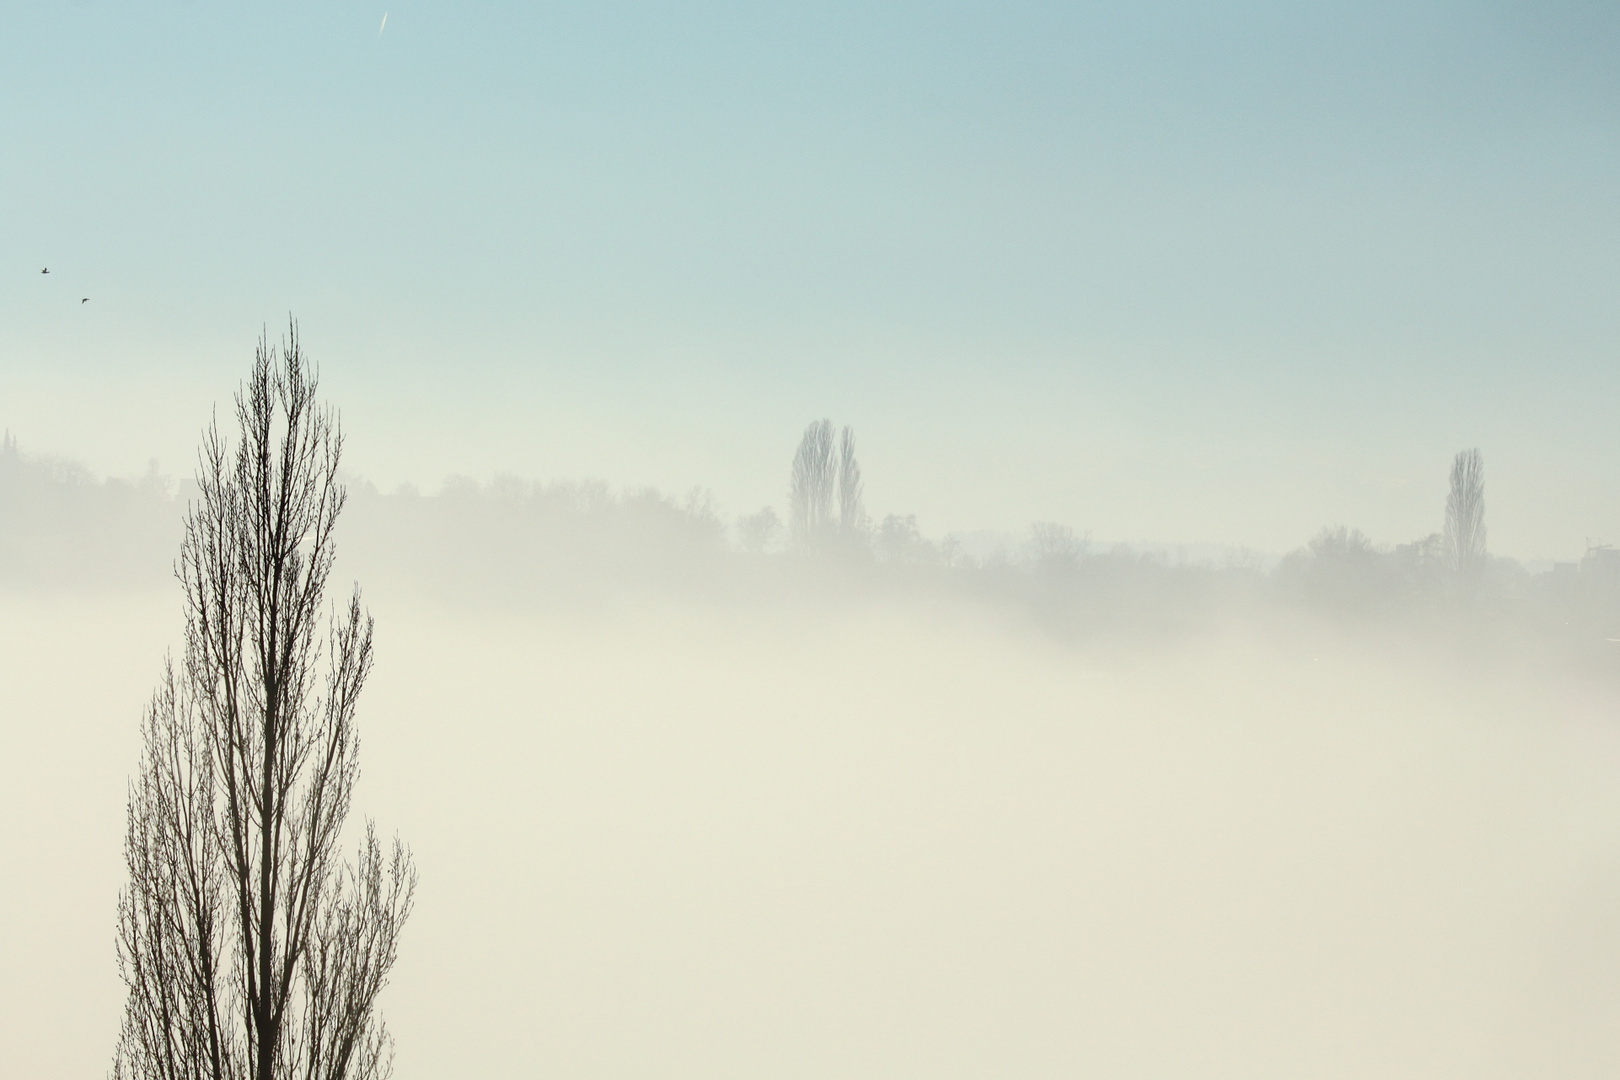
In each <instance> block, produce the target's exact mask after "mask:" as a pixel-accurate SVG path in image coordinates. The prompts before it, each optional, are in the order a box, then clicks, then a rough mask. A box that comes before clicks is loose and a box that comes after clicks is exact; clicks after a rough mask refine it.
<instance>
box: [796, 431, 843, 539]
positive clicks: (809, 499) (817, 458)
mask: <svg viewBox="0 0 1620 1080" xmlns="http://www.w3.org/2000/svg"><path fill="white" fill-rule="evenodd" d="M837 475H838V471H837V462H836V452H835V450H834V448H833V426H832V421H831V420H816V421H814V422H812V423H811V424H810V426H809V427H807V428H805V429H804V435H803V437H802V438H800V439H799V449H798V450H797V451H796V452H795V453H794V455H793V471H792V474H791V476H790V479H789V483H788V507H789V513H790V514H791V519H790V523H789V528H790V529H791V530H792V533H791V535H792V539H793V542H794V544H796V545H797V546H799V547H801V548H806V549H820V548H822V547H824V546H825V545H826V543H827V541H828V539H829V534H830V533H831V531H832V529H833V489H834V485H835V483H836V480H837Z"/></svg>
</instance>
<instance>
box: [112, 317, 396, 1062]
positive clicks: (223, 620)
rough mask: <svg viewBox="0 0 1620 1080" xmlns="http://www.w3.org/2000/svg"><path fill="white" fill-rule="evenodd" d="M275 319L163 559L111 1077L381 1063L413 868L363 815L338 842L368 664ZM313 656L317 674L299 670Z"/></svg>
mask: <svg viewBox="0 0 1620 1080" xmlns="http://www.w3.org/2000/svg"><path fill="white" fill-rule="evenodd" d="M315 389H316V379H315V376H314V373H313V371H312V370H311V368H310V367H309V365H308V364H307V363H306V362H305V360H304V357H303V355H302V353H301V352H300V350H299V345H298V332H297V326H296V324H294V325H292V326H291V327H290V330H289V335H288V338H287V339H286V341H285V342H284V343H283V345H282V348H281V350H280V355H279V357H278V356H277V355H276V353H275V350H273V349H272V348H271V347H270V346H269V344H268V343H267V342H266V341H265V340H263V339H261V340H260V344H259V348H258V351H257V354H256V355H255V357H254V363H253V372H252V374H251V376H250V377H249V379H248V381H247V383H246V384H244V386H243V388H242V390H241V391H240V392H239V393H238V394H237V397H236V417H237V421H238V422H239V424H240V426H241V439H240V442H239V443H238V444H237V446H236V447H235V448H234V450H232V449H231V448H229V447H228V446H227V444H226V441H225V440H224V439H223V438H222V437H221V435H220V433H219V429H218V426H217V425H211V426H210V428H209V429H208V431H207V432H206V433H205V435H204V438H203V446H202V450H201V453H200V455H199V456H200V467H199V478H198V485H199V495H198V498H197V501H196V502H194V503H193V504H192V506H191V508H190V510H189V513H188V515H187V520H186V530H185V539H184V542H183V544H182V547H181V555H180V562H179V566H178V569H177V576H178V577H179V579H180V582H181V585H182V587H183V590H184V593H185V608H186V631H185V657H184V662H183V664H182V665H181V667H180V670H179V672H178V674H177V673H176V672H175V670H174V668H173V666H172V665H171V666H170V668H169V670H168V671H167V673H166V675H165V677H164V680H163V682H162V683H161V684H160V687H159V689H158V692H157V694H156V695H155V696H154V697H153V699H152V703H151V705H150V706H149V707H148V709H147V711H146V714H145V717H144V720H143V724H142V731H143V734H144V737H145V746H144V750H143V753H142V757H141V764H140V772H139V774H138V775H137V778H136V780H135V781H134V782H133V783H132V784H131V790H130V800H129V814H128V835H127V838H126V841H125V857H126V862H127V863H128V869H129V884H128V886H127V887H126V888H125V890H124V892H123V893H122V895H121V896H120V898H119V904H118V939H117V946H118V966H119V972H120V974H121V976H122V977H123V981H124V984H125V986H126V988H127V990H128V997H127V999H126V1004H125V1009H124V1021H123V1027H122V1030H121V1032H120V1035H119V1040H118V1046H117V1049H116V1051H115V1053H114V1058H113V1070H112V1074H113V1076H114V1077H115V1078H120V1080H122V1078H129V1080H135V1078H142V1080H147V1078H151V1080H158V1078H161V1080H181V1078H185V1080H200V1078H209V1080H226V1078H231V1080H248V1078H252V1080H292V1078H295V1077H296V1078H300V1080H380V1078H382V1077H386V1076H387V1075H388V1074H389V1072H390V1071H391V1069H390V1063H391V1049H392V1043H391V1040H390V1039H389V1037H388V1034H387V1031H386V1028H385V1026H384V1025H383V1023H382V1021H381V1020H380V1018H378V1017H377V1016H376V1014H375V1011H374V1005H375V1002H376V998H377V995H378V993H379V992H380V991H381V990H382V988H383V985H384V984H385V982H386V980H387V976H388V972H389V969H390V968H391V967H392V966H393V963H394V958H395V956H396V950H397V945H398V940H399V932H400V928H401V926H402V925H403V923H404V921H405V919H406V917H407V916H408V915H409V913H410V909H411V901H412V895H413V892H414V889H415V885H416V873H415V869H414V867H413V866H412V863H411V859H410V856H409V853H408V852H407V851H406V849H405V848H404V846H403V845H401V844H400V842H399V841H398V840H395V841H394V843H393V845H392V851H391V852H390V853H389V854H387V855H385V854H384V851H383V846H382V844H381V843H379V841H378V839H377V836H376V832H375V830H374V828H373V827H372V825H371V823H370V822H369V821H368V822H367V823H366V826H365V832H364V835H363V837H362V838H361V840H360V846H359V852H358V855H357V858H356V859H355V861H354V862H352V863H344V862H343V860H342V857H341V855H340V854H339V851H338V847H339V843H340V839H341V833H342V829H343V825H344V821H345V819H346V818H347V816H348V811H349V805H350V798H351V795H352V792H353V788H354V783H355V779H356V777H357V774H358V758H357V753H358V750H359V740H358V736H357V733H356V729H355V723H354V718H355V707H356V704H357V702H358V698H359V694H360V691H361V688H362V687H363V685H364V684H365V680H366V676H367V674H368V673H369V672H370V670H371V662H372V652H371V626H372V623H371V619H370V617H369V616H367V615H365V614H364V613H363V612H362V610H361V607H360V594H359V590H358V589H356V590H355V591H354V592H353V594H352V595H351V597H350V599H349V602H348V604H347V605H346V610H344V611H343V612H341V613H339V612H336V611H329V610H327V609H326V607H325V601H324V598H325V592H326V584H327V578H328V576H329V575H330V573H331V569H332V561H333V556H334V546H333V528H334V526H335V525H336V523H337V518H338V514H339V513H340V512H341V510H342V509H343V504H344V490H343V487H342V485H341V484H340V483H338V481H337V471H338V461H339V458H340V456H341V451H342V446H343V438H342V434H341V432H340V431H339V429H338V426H337V423H336V420H335V418H334V416H333V414H332V412H331V411H330V410H329V409H327V408H325V407H322V406H320V405H318V404H317V402H316V398H315ZM323 660H324V667H325V671H324V674H323V673H322V672H321V671H320V670H318V669H319V668H320V667H322V666H323V665H322V661H323Z"/></svg>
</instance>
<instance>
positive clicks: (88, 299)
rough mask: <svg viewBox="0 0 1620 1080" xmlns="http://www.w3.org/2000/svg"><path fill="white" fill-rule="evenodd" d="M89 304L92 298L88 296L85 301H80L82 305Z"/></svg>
mask: <svg viewBox="0 0 1620 1080" xmlns="http://www.w3.org/2000/svg"><path fill="white" fill-rule="evenodd" d="M89 302H90V298H89V297H88V296H87V297H85V298H84V299H83V300H80V301H79V303H81V304H88V303H89Z"/></svg>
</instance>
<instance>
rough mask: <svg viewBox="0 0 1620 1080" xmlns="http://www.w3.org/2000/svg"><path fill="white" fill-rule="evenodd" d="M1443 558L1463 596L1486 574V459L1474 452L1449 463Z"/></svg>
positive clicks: (1462, 454) (1475, 450)
mask: <svg viewBox="0 0 1620 1080" xmlns="http://www.w3.org/2000/svg"><path fill="white" fill-rule="evenodd" d="M1445 547H1446V557H1447V560H1448V561H1449V563H1450V564H1451V569H1452V571H1453V572H1454V573H1455V574H1456V575H1457V580H1458V582H1459V583H1460V584H1461V586H1462V588H1463V590H1464V592H1465V593H1466V592H1471V591H1473V590H1474V589H1475V588H1477V587H1478V585H1479V582H1480V578H1481V577H1482V576H1483V574H1484V571H1485V563H1486V560H1487V559H1488V555H1487V554H1486V551H1485V459H1484V458H1483V457H1481V456H1480V452H1479V451H1478V450H1477V449H1474V450H1463V451H1460V452H1459V453H1458V454H1457V456H1456V458H1454V459H1453V460H1452V462H1451V491H1450V493H1449V494H1447V495H1446V531H1445Z"/></svg>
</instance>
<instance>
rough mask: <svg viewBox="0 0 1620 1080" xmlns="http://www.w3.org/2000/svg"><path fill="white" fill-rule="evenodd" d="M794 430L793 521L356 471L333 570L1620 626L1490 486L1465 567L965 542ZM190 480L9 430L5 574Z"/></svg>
mask: <svg viewBox="0 0 1620 1080" xmlns="http://www.w3.org/2000/svg"><path fill="white" fill-rule="evenodd" d="M805 446H808V448H809V449H808V451H806V449H805ZM805 446H801V450H800V454H799V456H798V457H797V458H796V460H795V462H794V463H793V470H792V472H791V476H790V488H789V508H788V520H787V521H786V522H784V521H783V520H782V519H781V518H780V517H778V515H777V514H776V511H775V510H774V509H772V508H763V509H761V510H759V511H757V512H754V513H751V514H747V515H743V516H740V517H738V518H736V519H735V520H732V521H730V522H728V521H727V520H726V519H725V518H724V517H723V516H722V515H721V513H720V511H719V510H718V509H717V507H716V505H715V501H714V499H713V497H712V496H711V495H710V494H709V493H708V492H706V491H703V490H694V491H692V492H690V493H688V494H687V495H686V496H684V497H680V498H676V497H672V496H669V495H666V494H663V493H660V492H657V491H654V490H651V489H639V490H629V491H614V490H612V489H610V488H609V487H608V486H607V485H606V484H603V483H599V482H582V483H581V482H554V483H534V482H529V481H524V480H518V479H515V478H510V477H505V478H498V479H496V480H494V481H492V482H490V483H484V484H480V483H477V482H475V481H472V480H469V479H452V480H450V481H448V482H447V483H446V484H445V485H444V486H443V488H442V489H441V490H440V491H438V492H437V493H434V494H426V495H425V494H419V493H416V492H414V491H412V490H411V489H409V488H404V489H401V490H400V491H396V492H394V493H391V494H384V493H382V492H380V491H378V490H377V489H376V488H375V487H373V486H372V485H370V484H368V483H365V482H364V481H354V482H351V483H350V484H349V501H348V506H347V508H346V510H345V512H344V517H343V520H342V522H341V524H340V526H339V532H338V541H339V542H338V558H339V567H338V569H339V573H340V574H342V575H343V576H344V577H352V578H354V579H357V580H359V581H360V582H361V583H362V584H363V585H364V586H365V588H366V591H367V593H368V594H369V595H370V596H372V597H374V598H375V597H381V596H385V595H401V596H403V595H410V596H417V597H422V598H428V599H432V600H434V601H436V602H443V603H447V604H453V605H458V606H472V607H479V608H485V607H487V608H492V609H498V608H526V607H531V606H534V605H545V604H552V603H562V604H570V605H572V604H576V603H592V602H598V601H601V600H603V599H606V598H613V597H619V598H634V597H636V596H644V595H649V594H674V595H681V596H691V597H705V598H714V599H751V598H759V599H764V598H769V597H772V596H779V595H783V594H792V595H794V596H797V597H800V598H806V597H823V598H829V599H837V598H840V597H846V598H847V597H863V596H865V597H874V598H882V597H885V596H896V597H898V596H915V597H928V596H934V597H938V596H946V597H952V598H958V599H967V600H971V601H972V602H974V603H976V604H983V605H987V606H989V607H991V608H993V609H998V610H1004V611H1006V612H1007V613H1008V614H1009V615H1011V614H1020V615H1023V616H1030V615H1033V616H1034V617H1035V618H1037V619H1038V620H1039V621H1040V622H1042V623H1043V624H1045V625H1047V626H1048V627H1050V628H1052V629H1054V630H1057V631H1061V632H1063V633H1081V634H1083V633H1087V632H1092V631H1105V630H1109V629H1117V628H1121V627H1126V626H1134V627H1139V628H1142V629H1144V630H1149V629H1163V630H1173V629H1175V628H1191V627H1195V626H1198V625H1203V624H1207V623H1210V622H1217V621H1221V620H1226V619H1229V618H1231V617H1233V616H1234V615H1241V614H1242V613H1245V612H1258V611H1260V610H1262V609H1264V610H1276V609H1278V608H1279V607H1281V608H1285V609H1287V608H1298V609H1305V610H1310V611H1317V612H1322V613H1331V614H1333V615H1335V616H1338V617H1344V618H1352V619H1367V618H1373V619H1377V618H1380V617H1394V616H1399V615H1412V614H1415V613H1423V612H1440V613H1444V612H1448V611H1468V612H1474V613H1476V614H1477V613H1478V612H1481V611H1491V612H1497V613H1499V614H1501V615H1504V616H1506V617H1509V618H1512V619H1514V620H1524V621H1529V622H1535V623H1539V624H1546V625H1549V626H1553V625H1556V626H1562V627H1568V628H1570V629H1571V631H1572V632H1578V633H1580V634H1582V635H1585V636H1588V637H1590V636H1592V635H1600V636H1608V637H1620V617H1617V616H1620V552H1616V551H1615V550H1613V549H1610V548H1606V547H1597V548H1593V549H1592V550H1590V551H1589V552H1588V553H1587V556H1586V558H1585V559H1584V560H1582V561H1581V562H1580V563H1578V564H1575V563H1571V564H1567V565H1563V566H1560V567H1557V568H1555V569H1554V570H1553V571H1551V572H1548V573H1542V574H1531V573H1529V572H1528V571H1526V570H1525V569H1524V568H1523V567H1522V566H1521V565H1519V564H1518V563H1517V562H1515V561H1513V560H1511V559H1504V558H1494V557H1490V556H1488V555H1486V554H1485V553H1484V549H1483V518H1482V513H1483V509H1482V503H1481V504H1480V507H1479V508H1478V509H1477V511H1474V510H1470V508H1468V507H1467V506H1464V507H1463V510H1464V511H1465V512H1469V513H1473V514H1474V521H1473V522H1472V526H1471V527H1474V528H1476V530H1477V532H1478V536H1479V540H1478V542H1477V544H1476V548H1477V552H1478V554H1477V555H1476V556H1475V557H1474V559H1475V561H1474V562H1473V563H1472V564H1469V563H1466V562H1465V563H1464V564H1463V565H1461V566H1459V560H1458V558H1457V555H1456V544H1455V542H1449V541H1448V539H1447V535H1446V534H1445V533H1444V532H1437V533H1435V534H1433V535H1430V536H1426V537H1423V538H1421V539H1418V540H1416V541H1413V542H1411V543H1406V544H1399V545H1377V544H1374V543H1373V542H1372V541H1371V540H1370V539H1369V538H1368V537H1366V536H1365V535H1364V534H1362V533H1361V532H1360V531H1359V530H1356V529H1353V528H1347V527H1330V528H1325V529H1323V530H1322V531H1321V532H1320V533H1318V534H1317V535H1316V536H1315V537H1314V538H1312V539H1311V540H1310V541H1309V542H1308V543H1306V544H1305V545H1303V546H1301V547H1300V548H1299V549H1298V550H1296V551H1294V552H1292V553H1290V554H1289V555H1287V556H1286V557H1284V558H1283V559H1281V560H1280V561H1276V562H1268V561H1267V560H1264V559H1262V558H1259V557H1255V556H1249V557H1239V556H1234V557H1228V558H1225V559H1221V560H1209V561H1203V562H1185V561H1172V560H1169V559H1167V558H1165V557H1163V556H1161V555H1158V554H1154V553H1151V552H1143V551H1141V550H1137V549H1134V548H1132V547H1129V546H1125V545H1103V544H1095V543H1092V542H1091V541H1090V540H1089V539H1088V538H1087V537H1086V536H1085V535H1083V534H1080V533H1077V532H1075V531H1074V530H1073V529H1072V528H1070V527H1068V526H1065V525H1061V524H1057V523H1051V522H1041V523H1037V524H1035V525H1033V526H1031V527H1030V528H1029V530H1028V532H1027V534H1026V535H1025V536H1024V537H1023V538H1022V539H1021V540H1020V541H1018V542H1015V543H1009V544H1006V545H1002V546H998V547H996V548H994V549H993V550H991V551H989V552H987V553H986V552H982V551H981V552H980V553H978V554H972V553H969V552H968V551H966V550H964V545H963V544H961V543H960V542H958V540H957V539H956V538H954V537H951V536H945V537H941V538H938V539H933V538H930V537H927V536H925V535H924V534H923V533H922V531H921V530H920V529H919V527H918V525H917V521H916V518H915V517H914V516H911V515H900V514H888V515H886V516H885V517H883V518H882V519H881V520H879V521H876V522H873V521H872V520H871V519H870V518H869V517H868V516H867V515H866V512H865V510H864V507H863V506H862V503H861V492H860V470H859V466H858V464H857V463H856V462H855V461H854V439H853V434H852V433H851V432H850V431H849V430H848V429H847V428H846V429H844V432H843V434H842V437H841V438H834V431H833V429H832V427H831V425H830V424H828V423H826V422H819V423H818V424H816V425H812V429H811V431H809V432H807V435H806V444H805ZM1461 457H1462V455H1459V458H1461ZM1475 464H1476V465H1477V462H1475ZM188 490H189V485H176V484H175V483H173V482H171V481H169V480H168V479H166V478H164V477H162V476H160V475H158V473H157V471H156V468H155V466H154V468H153V469H151V470H150V471H149V472H148V475H147V476H146V477H144V478H142V479H140V480H134V481H129V480H98V479H96V478H94V477H92V476H91V475H90V474H89V473H88V471H87V470H85V469H84V468H83V467H82V466H79V465H76V464H73V463H70V462H64V461H60V460H56V459H49V458H41V457H35V456H30V455H25V454H22V453H20V452H19V450H18V448H17V445H16V443H15V442H14V441H13V440H12V439H11V438H10V437H9V436H7V438H6V440H5V442H4V444H3V445H0V587H3V588H7V589H11V590H17V589H50V590H59V589H146V588H153V587H163V586H164V585H165V584H166V582H168V580H169V579H170V574H171V567H172V565H173V562H174V558H175V555H176V553H177V552H178V550H179V544H180V527H181V520H182V516H183V513H184V508H185V502H186V498H187V493H188ZM1465 494H1466V492H1465ZM1464 524H1465V525H1467V524H1468V523H1467V522H1465V523H1464ZM1470 542H1472V541H1470Z"/></svg>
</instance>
